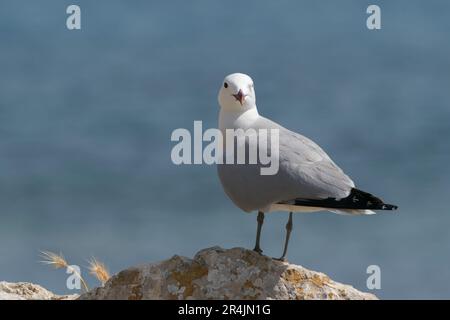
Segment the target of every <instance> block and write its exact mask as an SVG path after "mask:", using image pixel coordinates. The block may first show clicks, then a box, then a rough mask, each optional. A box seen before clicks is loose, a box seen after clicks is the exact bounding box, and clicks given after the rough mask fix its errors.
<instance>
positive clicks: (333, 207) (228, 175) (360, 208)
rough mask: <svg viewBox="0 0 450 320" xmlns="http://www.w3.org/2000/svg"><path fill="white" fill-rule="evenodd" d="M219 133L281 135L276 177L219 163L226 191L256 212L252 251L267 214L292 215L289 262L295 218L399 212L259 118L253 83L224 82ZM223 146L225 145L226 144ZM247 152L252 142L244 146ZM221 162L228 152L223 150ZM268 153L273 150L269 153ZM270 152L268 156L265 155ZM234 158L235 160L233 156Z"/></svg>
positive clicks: (309, 144) (304, 141)
mask: <svg viewBox="0 0 450 320" xmlns="http://www.w3.org/2000/svg"><path fill="white" fill-rule="evenodd" d="M218 101H219V105H220V112H219V129H220V131H221V132H222V135H223V136H226V135H225V134H224V133H225V131H227V130H229V129H231V130H236V129H243V130H248V129H253V130H255V131H256V132H257V133H256V134H257V135H258V138H261V137H260V133H259V132H261V130H260V129H266V130H268V129H276V130H278V135H279V143H278V145H279V146H278V159H277V160H278V161H279V168H278V172H277V173H276V174H273V175H262V174H261V173H260V170H259V169H260V167H261V166H262V164H261V163H256V164H247V163H245V164H239V163H236V162H234V163H225V162H223V163H218V164H217V171H218V175H219V179H220V181H221V184H222V186H223V189H224V191H225V193H226V194H227V196H228V197H229V198H230V199H231V200H232V202H233V203H234V204H235V205H236V206H237V207H239V208H240V209H242V210H243V211H245V212H252V211H256V212H258V215H257V231H256V244H255V248H254V251H256V252H258V253H260V254H262V250H261V246H260V237H261V229H262V226H263V222H264V214H265V213H269V212H273V211H284V212H289V219H288V222H287V224H286V237H285V242H284V248H283V252H282V255H281V257H280V258H279V259H277V260H280V261H286V253H287V249H288V244H289V238H290V235H291V231H292V227H293V223H292V214H293V213H294V212H316V211H324V210H325V211H331V212H334V213H338V214H347V215H368V214H374V211H373V210H396V209H397V208H398V207H397V206H396V205H392V204H386V203H384V202H383V201H382V200H381V199H380V198H378V197H375V196H374V195H372V194H370V193H368V192H364V191H362V190H359V189H357V188H356V187H355V184H354V182H353V181H352V180H351V179H350V177H348V176H347V175H346V174H345V173H344V172H343V171H342V169H341V168H339V167H338V166H337V165H336V164H335V163H334V162H333V160H331V158H330V157H329V156H328V155H327V154H326V153H325V151H323V150H322V148H320V147H319V146H318V145H317V144H316V143H314V142H313V141H312V140H310V139H308V138H306V137H305V136H303V135H300V134H298V133H295V132H293V131H290V130H288V129H286V128H284V127H282V126H281V125H279V124H278V123H276V122H273V121H271V120H269V119H267V118H265V117H263V116H260V115H259V113H258V109H257V107H256V95H255V88H254V83H253V80H252V78H250V76H248V75H246V74H242V73H233V74H230V75H228V76H226V77H225V79H224V80H223V82H222V84H221V88H220V91H219V95H218ZM224 141H225V140H224ZM245 143H246V145H247V147H248V143H249V142H248V141H246V142H245ZM222 149H223V150H222V152H223V156H224V157H226V152H227V150H226V149H225V148H222ZM267 150H270V147H269V146H268V147H267ZM267 150H266V151H267ZM233 156H234V157H235V155H233Z"/></svg>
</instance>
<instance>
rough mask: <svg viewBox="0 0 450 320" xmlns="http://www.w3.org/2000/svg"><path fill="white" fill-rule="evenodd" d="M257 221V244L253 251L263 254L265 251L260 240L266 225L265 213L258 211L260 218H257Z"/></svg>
mask: <svg viewBox="0 0 450 320" xmlns="http://www.w3.org/2000/svg"><path fill="white" fill-rule="evenodd" d="M256 221H258V229H257V230H256V244H255V249H253V251H256V252H258V253H259V254H261V253H262V252H263V251H262V250H261V247H260V246H259V239H260V238H261V228H262V225H263V223H264V212H262V211H258V217H257V218H256Z"/></svg>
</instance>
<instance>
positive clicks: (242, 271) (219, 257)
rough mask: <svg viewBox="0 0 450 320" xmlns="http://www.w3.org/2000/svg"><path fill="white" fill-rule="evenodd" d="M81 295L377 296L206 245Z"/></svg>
mask: <svg viewBox="0 0 450 320" xmlns="http://www.w3.org/2000/svg"><path fill="white" fill-rule="evenodd" d="M80 299H135V300H140V299H371V300H372V299H377V298H376V296H374V295H373V294H370V293H364V292H360V291H358V290H356V289H355V288H353V287H351V286H349V285H345V284H341V283H338V282H335V281H333V280H331V279H330V278H329V277H328V276H326V275H325V274H323V273H319V272H315V271H310V270H308V269H305V268H303V267H301V266H297V265H293V264H289V263H285V262H279V261H275V260H273V259H271V258H269V257H266V256H262V255H259V254H257V253H256V252H253V251H251V250H246V249H242V248H233V249H229V250H225V249H222V248H219V247H213V248H208V249H204V250H202V251H200V252H198V253H197V254H196V255H195V257H194V259H189V258H185V257H180V256H173V257H172V258H170V259H168V260H165V261H162V262H158V263H151V264H144V265H141V266H136V267H131V268H129V269H126V270H124V271H121V272H119V273H118V274H117V275H115V276H113V277H112V278H111V279H110V280H109V281H108V282H107V283H106V284H105V286H104V287H100V288H96V289H93V290H91V291H90V292H88V293H86V294H83V295H82V296H81V297H80Z"/></svg>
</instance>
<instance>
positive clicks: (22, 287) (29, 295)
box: [0, 281, 78, 300]
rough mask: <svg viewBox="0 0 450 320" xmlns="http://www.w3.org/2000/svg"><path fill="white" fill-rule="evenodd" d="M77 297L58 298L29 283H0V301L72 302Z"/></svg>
mask: <svg viewBox="0 0 450 320" xmlns="http://www.w3.org/2000/svg"><path fill="white" fill-rule="evenodd" d="M76 298H78V295H68V296H58V295H56V294H54V293H52V292H50V291H48V290H47V289H44V288H43V287H41V286H39V285H37V284H32V283H29V282H17V283H10V282H5V281H1V282H0V300H74V299H76Z"/></svg>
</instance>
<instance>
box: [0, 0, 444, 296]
mask: <svg viewBox="0 0 450 320" xmlns="http://www.w3.org/2000/svg"><path fill="white" fill-rule="evenodd" d="M72 3H76V4H78V5H80V6H81V10H82V30H81V31H68V30H67V29H66V26H65V20H66V17H67V15H66V13H65V11H66V7H67V6H68V5H69V4H72ZM369 4H378V5H380V6H381V10H382V29H381V30H379V31H369V30H368V29H367V28H366V25H365V23H366V22H365V21H366V18H367V14H366V13H365V12H366V8H367V6H368V5H369ZM449 12H450V2H444V1H406V0H399V1H395V2H394V1H371V2H368V1H357V0H355V1H339V2H337V1H332V0H327V1H320V2H319V1H313V0H309V1H284V0H281V1H270V2H269V1H264V2H263V1H256V0H254V1H245V2H242V1H235V0H229V1H225V2H223V1H220V2H218V1H198V0H194V1H164V2H163V1H159V2H156V1H152V2H150V1H133V2H132V3H131V2H126V1H106V0H96V1H86V0H84V1H82V0H78V1H70V2H69V1H61V0H52V1H50V0H42V1H31V0H30V1H24V0H3V1H1V2H0V280H6V281H31V282H36V283H39V284H41V285H43V286H45V287H47V288H49V289H51V290H54V291H56V292H58V293H63V292H68V290H67V289H66V288H65V277H66V275H65V273H64V272H62V271H53V270H51V269H49V268H48V267H46V266H43V265H41V264H40V263H39V262H38V261H39V260H40V258H39V251H40V250H53V251H56V252H59V251H61V252H63V253H64V254H65V255H66V257H67V258H68V260H69V262H71V263H73V264H79V265H81V266H85V265H87V262H86V259H88V258H89V257H91V256H92V255H94V256H96V257H97V258H98V259H100V260H102V261H104V262H105V263H106V264H107V265H108V266H109V267H110V269H111V271H112V272H113V273H114V272H117V271H120V270H121V269H123V268H125V267H127V266H130V265H133V264H136V263H139V262H148V261H156V260H161V259H165V258H168V257H170V256H172V255H173V254H180V255H186V256H192V255H193V254H194V253H195V252H196V251H197V250H199V249H202V248H205V247H208V246H213V245H220V246H223V247H227V248H229V247H234V246H243V247H247V248H252V247H253V244H254V237H255V231H256V215H255V214H244V213H242V212H241V211H240V210H239V209H237V208H236V207H234V205H233V204H232V203H231V202H230V201H229V200H228V199H227V198H226V196H225V194H224V193H223V191H222V188H221V185H220V183H219V180H218V178H217V175H216V168H215V167H213V166H206V165H197V166H175V165H173V164H172V163H171V161H170V151H171V148H172V146H173V145H174V143H172V142H171V141H170V135H171V133H172V131H173V130H174V129H176V128H180V127H181V128H188V129H191V128H192V127H193V121H194V120H203V126H204V128H210V127H217V116H218V104H217V99H216V98H217V92H218V89H219V86H220V85H221V81H222V79H223V77H224V76H225V75H226V74H229V73H232V72H237V71H239V72H245V73H248V74H250V75H251V76H252V77H253V79H254V81H255V87H256V93H257V103H258V108H259V111H260V113H261V114H263V115H265V116H267V117H270V118H272V119H274V120H276V121H278V122H280V123H282V124H283V125H284V126H286V127H288V128H290V129H292V130H295V131H298V132H301V133H303V134H304V135H306V136H308V137H310V138H312V139H313V140H315V141H316V142H317V143H319V144H320V145H321V146H323V147H324V149H325V150H326V151H327V152H328V153H329V154H330V155H331V157H332V158H333V159H334V160H335V161H336V162H337V163H338V164H339V165H340V166H341V167H342V168H343V169H344V170H345V171H346V172H347V173H348V174H349V175H350V176H351V177H353V179H354V180H355V182H356V183H357V186H358V187H360V188H361V189H363V190H367V191H369V192H372V193H374V194H376V195H379V196H380V197H381V198H383V199H384V200H386V201H387V202H390V203H395V204H398V205H399V207H400V210H399V211H397V213H395V214H379V215H376V216H366V217H346V216H338V215H334V214H331V213H319V214H310V215H296V216H295V217H294V232H293V234H292V238H291V245H290V250H289V258H290V261H291V262H292V263H296V264H301V265H303V266H305V267H307V268H311V269H314V270H317V271H321V272H325V273H326V274H328V275H330V277H332V278H333V279H335V280H336V281H340V282H344V283H348V284H351V285H353V286H355V287H356V288H358V289H361V290H365V291H368V289H367V288H366V278H367V276H368V275H367V274H366V268H367V266H369V265H372V264H376V265H378V266H380V268H381V272H382V278H381V285H382V288H381V290H376V291H374V293H375V294H377V295H378V296H379V297H381V298H449V297H450V288H449V284H450V283H449V282H450V268H449V264H450V233H449V227H450V212H449V209H448V202H447V199H448V196H449V190H450V169H449V162H450V143H449V137H450V95H449V92H450V91H449V90H450V86H449V85H450V73H449V70H450V41H449V35H450V19H448V13H449ZM286 219H287V214H279V213H274V214H273V215H270V216H268V217H267V218H266V223H265V225H264V230H263V235H262V246H263V249H264V250H265V253H266V254H268V255H271V256H278V255H279V254H280V253H281V250H282V245H283V239H284V225H285V223H286ZM89 280H90V281H89V282H90V284H91V285H95V284H96V282H95V281H94V280H93V279H91V278H89Z"/></svg>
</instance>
